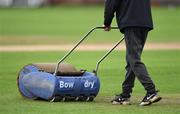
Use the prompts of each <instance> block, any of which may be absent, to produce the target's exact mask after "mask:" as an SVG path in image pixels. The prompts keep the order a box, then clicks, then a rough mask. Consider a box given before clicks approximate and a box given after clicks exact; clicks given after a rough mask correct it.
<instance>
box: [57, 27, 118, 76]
mask: <svg viewBox="0 0 180 114" xmlns="http://www.w3.org/2000/svg"><path fill="white" fill-rule="evenodd" d="M104 28H105V27H94V28H92V29H91V30H90V31H89V32H88V33H87V34H86V35H84V37H83V38H82V39H80V40H79V42H77V43H76V45H75V46H74V47H73V48H72V49H71V50H70V51H69V52H68V53H67V54H66V55H65V56H64V57H63V58H62V59H61V60H60V61H59V62H58V63H57V66H56V68H55V72H54V75H55V76H56V75H57V72H58V68H59V65H60V64H61V63H62V62H63V61H64V60H65V59H66V58H67V57H68V56H69V55H70V54H71V53H72V52H73V51H74V50H75V49H76V48H77V47H78V46H79V45H80V44H81V43H82V42H83V41H84V40H85V39H86V38H87V36H89V35H90V34H91V33H92V32H93V31H94V30H96V29H104ZM111 29H119V28H118V27H111Z"/></svg>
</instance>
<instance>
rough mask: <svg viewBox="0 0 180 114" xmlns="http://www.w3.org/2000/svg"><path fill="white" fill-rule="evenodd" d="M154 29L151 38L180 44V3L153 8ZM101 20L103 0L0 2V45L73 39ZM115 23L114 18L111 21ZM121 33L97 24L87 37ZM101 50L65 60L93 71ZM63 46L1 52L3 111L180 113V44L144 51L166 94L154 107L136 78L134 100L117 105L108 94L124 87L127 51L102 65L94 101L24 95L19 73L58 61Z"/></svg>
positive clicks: (110, 38) (97, 39) (109, 38)
mask: <svg viewBox="0 0 180 114" xmlns="http://www.w3.org/2000/svg"><path fill="white" fill-rule="evenodd" d="M152 12H153V18H154V26H155V29H154V30H153V31H152V32H150V34H149V38H148V42H151V43H154V42H158V43H169V42H170V43H172V44H173V43H179V44H180V32H179V30H180V26H179V25H180V21H179V19H180V15H179V14H180V7H176V8H175V9H172V8H170V9H169V8H153V10H152ZM102 24H103V6H60V7H45V8H37V9H31V8H29V9H18V8H12V9H7V8H0V46H3V45H5V46H8V45H39V44H59V45H61V44H68V43H70V44H72V43H74V42H76V41H77V40H79V39H80V38H81V37H82V36H83V35H84V34H85V33H86V32H87V31H88V30H89V29H90V28H91V27H94V26H96V25H102ZM113 25H116V24H115V20H114V21H113ZM121 36H122V34H121V33H120V32H119V31H116V30H115V31H112V32H109V33H105V32H104V31H101V30H98V31H96V32H95V33H93V34H92V36H91V38H90V39H88V41H87V43H101V44H102V43H113V42H116V41H117V40H118V39H119V38H120V37H121ZM103 53H104V52H103V51H88V52H86V51H79V52H78V53H74V55H73V56H72V57H70V58H69V59H68V60H67V61H66V62H68V63H72V64H73V65H74V66H76V67H77V68H78V69H82V68H83V69H86V70H88V71H92V70H93V69H94V68H95V63H96V61H97V60H98V58H100V56H102V54H103ZM64 54H65V52H61V51H59V52H53V51H52V52H48V51H46V52H0V114H12V113H14V114H25V113H26V114H79V113H87V114H100V113H103V114H179V113H180V83H179V82H180V50H164V51H160V50H156V51H145V52H144V53H143V60H144V61H145V63H146V65H147V67H148V69H149V72H150V74H151V76H152V79H153V80H154V81H155V83H156V86H157V89H159V90H160V91H161V92H160V93H159V94H160V95H161V96H162V97H163V100H162V101H161V102H159V103H157V104H154V105H152V106H151V107H140V106H138V103H139V102H140V101H141V100H142V98H143V97H144V95H145V91H144V89H143V87H142V86H141V84H140V83H139V82H138V81H136V86H135V88H134V92H133V94H132V95H133V97H132V105H131V106H114V105H111V103H110V100H111V99H112V98H113V96H114V94H116V93H119V92H120V91H121V88H120V87H121V83H122V81H123V79H124V74H125V69H124V66H125V58H124V56H125V52H124V51H121V52H119V51H115V52H114V53H113V54H112V55H111V56H110V57H109V58H107V59H106V61H104V63H103V64H102V65H101V67H100V69H99V77H100V80H101V89H100V92H99V94H98V96H97V98H96V99H95V101H94V102H58V103H49V102H45V101H32V100H27V99H24V98H22V97H21V96H20V94H19V92H18V89H17V84H16V78H17V74H18V71H19V70H20V69H21V68H22V67H23V66H24V65H27V64H29V63H35V62H57V61H58V59H59V58H62V57H63V55H64Z"/></svg>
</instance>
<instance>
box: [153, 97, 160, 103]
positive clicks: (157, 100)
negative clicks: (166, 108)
mask: <svg viewBox="0 0 180 114" xmlns="http://www.w3.org/2000/svg"><path fill="white" fill-rule="evenodd" d="M161 99H162V98H161V97H160V96H156V97H155V98H153V99H151V100H150V102H151V103H156V102H159V101H160V100H161Z"/></svg>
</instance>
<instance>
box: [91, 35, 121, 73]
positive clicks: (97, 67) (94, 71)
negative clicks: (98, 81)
mask: <svg viewBox="0 0 180 114" xmlns="http://www.w3.org/2000/svg"><path fill="white" fill-rule="evenodd" d="M123 40H124V37H123V38H122V39H121V40H119V41H118V42H117V43H116V44H115V45H114V46H113V47H112V48H111V49H110V50H109V51H108V52H107V53H106V54H105V55H104V56H103V57H102V58H101V59H100V60H99V61H98V62H97V64H96V69H94V70H93V73H94V74H95V75H96V76H97V72H98V69H99V65H100V63H101V62H102V61H103V60H104V59H105V58H106V57H107V56H108V55H109V54H110V53H111V52H112V51H113V50H114V49H115V48H116V47H117V46H118V45H119V44H120V43H121V42H122V41H123Z"/></svg>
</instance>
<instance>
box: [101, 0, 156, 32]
mask: <svg viewBox="0 0 180 114" xmlns="http://www.w3.org/2000/svg"><path fill="white" fill-rule="evenodd" d="M115 13H116V20H117V24H118V26H119V28H120V30H121V32H123V30H124V28H127V27H145V28H148V29H149V30H152V29H153V22H152V15H151V2H150V0H106V2H105V12H104V25H105V26H110V25H111V22H112V19H113V17H114V14H115Z"/></svg>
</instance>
